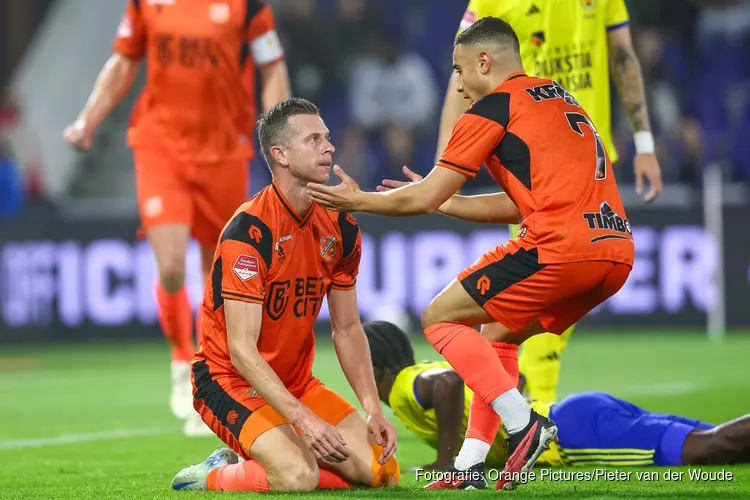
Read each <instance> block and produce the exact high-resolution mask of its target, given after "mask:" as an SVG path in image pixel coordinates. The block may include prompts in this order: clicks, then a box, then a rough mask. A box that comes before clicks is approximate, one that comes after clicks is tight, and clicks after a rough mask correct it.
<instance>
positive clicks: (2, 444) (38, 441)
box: [0, 427, 180, 450]
mask: <svg viewBox="0 0 750 500" xmlns="http://www.w3.org/2000/svg"><path fill="white" fill-rule="evenodd" d="M178 432H180V431H179V429H175V428H168V427H164V428H153V429H122V430H117V431H109V432H94V433H90V434H63V435H62V436H57V437H49V438H34V439H14V440H10V441H0V450H18V449H23V448H42V447H46V446H59V445H63V444H75V443H88V442H92V441H107V440H110V439H122V438H131V437H141V436H160V435H166V434H177V433H178Z"/></svg>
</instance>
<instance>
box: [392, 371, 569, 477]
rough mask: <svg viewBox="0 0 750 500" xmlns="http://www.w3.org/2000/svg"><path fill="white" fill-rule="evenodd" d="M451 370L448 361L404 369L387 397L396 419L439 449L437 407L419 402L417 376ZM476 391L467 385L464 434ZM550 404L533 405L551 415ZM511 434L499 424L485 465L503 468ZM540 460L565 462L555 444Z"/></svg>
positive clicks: (555, 464) (535, 408)
mask: <svg viewBox="0 0 750 500" xmlns="http://www.w3.org/2000/svg"><path fill="white" fill-rule="evenodd" d="M446 368H447V369H452V368H451V365H450V364H448V363H447V362H445V361H422V362H420V363H417V364H414V365H412V366H409V367H407V368H404V369H403V370H401V371H400V372H399V374H398V375H397V376H396V380H395V381H394V382H393V388H392V389H391V394H390V396H389V397H388V404H389V405H390V407H391V409H392V410H393V413H394V414H395V415H396V418H397V419H398V420H399V421H400V422H401V423H402V424H404V426H405V427H406V428H407V429H408V430H409V431H410V432H411V433H412V434H414V435H415V436H416V437H417V438H418V439H419V440H420V441H422V442H423V443H425V444H427V445H428V446H429V447H431V448H433V449H437V440H438V427H437V419H436V417H435V410H434V409H433V408H430V409H429V410H427V409H425V408H424V406H422V403H421V402H420V401H419V397H418V396H417V391H416V383H417V377H419V376H420V375H421V374H423V373H425V372H428V371H430V370H436V369H446ZM472 396H473V393H472V392H471V389H469V388H468V387H464V416H463V419H462V420H461V435H462V436H463V435H465V434H466V427H467V425H468V422H469V408H470V406H471V398H472ZM551 406H552V404H551V403H543V402H541V401H533V402H531V407H532V408H533V409H534V410H535V411H536V412H537V413H539V414H540V415H544V416H545V417H549V410H550V408H551ZM507 437H508V435H507V434H506V432H505V429H503V427H502V426H500V431H499V432H498V433H497V436H496V437H495V442H494V443H492V446H491V448H490V453H489V455H488V456H487V460H486V464H487V465H488V466H489V467H498V468H499V467H502V466H503V465H504V464H505V461H506V459H507V456H506V450H505V440H506V439H507ZM537 463H540V464H545V465H550V466H553V467H559V466H561V465H563V462H562V458H561V457H560V450H559V448H558V447H557V444H556V443H552V444H551V445H550V449H549V450H547V451H545V452H544V453H543V454H542V456H541V457H539V460H538V461H537Z"/></svg>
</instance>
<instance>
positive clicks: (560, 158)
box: [467, 73, 634, 265]
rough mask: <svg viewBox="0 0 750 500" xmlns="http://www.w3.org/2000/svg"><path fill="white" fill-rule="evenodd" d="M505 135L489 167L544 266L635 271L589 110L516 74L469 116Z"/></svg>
mask: <svg viewBox="0 0 750 500" xmlns="http://www.w3.org/2000/svg"><path fill="white" fill-rule="evenodd" d="M467 113H469V114H473V115H477V116H478V117H479V118H480V119H483V120H488V119H489V120H493V121H495V122H497V123H499V124H500V125H501V126H502V128H503V132H502V133H501V138H500V140H499V142H498V143H497V145H496V147H495V149H494V151H493V152H492V154H491V155H490V156H489V158H488V159H487V160H486V161H485V164H486V165H487V168H488V169H489V171H490V173H491V174H492V176H493V177H494V178H495V180H496V181H497V182H498V184H500V186H502V187H503V189H504V190H505V191H506V192H507V193H508V195H509V196H510V197H511V198H512V199H513V200H514V202H515V203H516V204H517V205H518V207H519V209H520V211H521V214H522V216H523V228H522V229H521V233H520V236H521V238H522V239H524V240H525V241H527V242H529V243H531V244H533V245H534V246H538V248H539V262H540V263H555V262H576V261H583V260H594V259H598V260H612V261H615V262H625V263H627V264H631V265H632V259H633V251H634V248H633V242H632V234H631V230H630V225H629V222H628V221H627V219H626V217H625V210H624V207H623V204H622V199H621V197H620V193H619V191H618V188H617V183H616V181H615V176H614V172H613V170H612V165H611V162H610V160H609V158H608V156H607V152H606V150H605V148H604V145H603V144H602V141H601V138H600V137H599V134H598V133H597V130H596V128H595V127H594V126H593V124H592V123H591V120H590V118H589V117H588V115H587V114H586V112H585V110H584V109H583V108H581V107H580V105H579V104H578V102H577V101H576V100H575V99H574V98H573V97H572V96H571V95H570V94H569V93H568V92H567V91H566V90H565V89H564V88H563V87H562V86H560V85H559V84H557V83H556V82H553V81H552V80H546V79H539V78H534V77H529V76H527V75H525V74H523V73H517V74H515V75H512V76H511V77H510V78H508V79H507V80H506V81H505V82H504V83H503V84H502V85H500V86H499V87H498V88H497V89H496V90H495V91H494V92H493V93H492V94H490V95H488V96H486V97H484V98H483V99H481V100H479V101H477V102H476V103H475V104H474V105H473V106H472V108H470V109H469V111H467Z"/></svg>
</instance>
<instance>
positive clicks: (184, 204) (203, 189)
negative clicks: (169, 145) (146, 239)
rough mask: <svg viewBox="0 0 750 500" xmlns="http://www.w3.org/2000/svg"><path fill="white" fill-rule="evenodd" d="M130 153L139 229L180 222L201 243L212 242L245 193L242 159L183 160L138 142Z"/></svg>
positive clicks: (246, 166)
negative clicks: (195, 161)
mask: <svg viewBox="0 0 750 500" xmlns="http://www.w3.org/2000/svg"><path fill="white" fill-rule="evenodd" d="M134 157H135V187H136V192H137V195H138V210H139V212H140V215H141V226H142V229H144V230H148V229H150V228H152V227H155V226H161V225H165V224H186V225H188V226H190V228H191V234H192V236H193V237H194V238H195V239H196V240H198V242H199V243H200V244H201V245H202V246H204V247H209V248H213V247H215V246H216V241H217V240H218V238H219V234H221V230H222V228H223V227H224V225H225V224H226V223H227V221H228V220H229V219H230V218H231V217H232V215H233V214H234V212H235V211H236V210H237V208H238V207H239V206H240V205H241V204H242V203H243V202H244V201H245V200H246V199H247V191H248V180H249V175H250V174H249V168H250V167H249V164H248V162H247V161H246V160H245V159H244V158H239V159H237V158H233V159H228V160H223V161H220V162H212V163H200V164H196V163H188V162H183V161H179V160H175V159H173V158H171V157H170V156H169V155H167V154H164V153H163V152H161V151H159V150H157V149H143V148H138V149H135V150H134Z"/></svg>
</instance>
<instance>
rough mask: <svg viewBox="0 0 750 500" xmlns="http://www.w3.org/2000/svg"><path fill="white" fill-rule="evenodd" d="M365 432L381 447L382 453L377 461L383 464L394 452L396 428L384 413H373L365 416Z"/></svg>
mask: <svg viewBox="0 0 750 500" xmlns="http://www.w3.org/2000/svg"><path fill="white" fill-rule="evenodd" d="M367 432H368V433H369V434H370V439H371V440H373V441H375V442H376V443H377V444H379V445H380V446H382V447H383V453H382V455H380V458H378V462H379V463H380V464H381V465H383V464H384V463H386V462H387V461H388V460H390V459H391V458H393V455H395V454H396V448H397V446H396V428H395V427H393V424H391V423H390V422H389V421H388V419H387V418H385V415H383V414H382V413H373V414H372V415H370V416H368V417H367Z"/></svg>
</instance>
